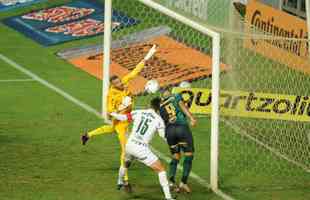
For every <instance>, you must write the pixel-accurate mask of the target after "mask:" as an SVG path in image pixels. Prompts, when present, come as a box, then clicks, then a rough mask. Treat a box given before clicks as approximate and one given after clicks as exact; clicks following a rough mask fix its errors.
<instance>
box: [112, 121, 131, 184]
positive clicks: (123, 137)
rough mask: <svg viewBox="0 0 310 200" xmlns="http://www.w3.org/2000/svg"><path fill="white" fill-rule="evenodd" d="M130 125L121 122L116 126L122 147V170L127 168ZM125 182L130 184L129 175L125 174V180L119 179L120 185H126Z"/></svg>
mask: <svg viewBox="0 0 310 200" xmlns="http://www.w3.org/2000/svg"><path fill="white" fill-rule="evenodd" d="M128 125H129V124H128V123H127V122H126V123H124V122H119V123H117V124H115V131H116V133H117V136H118V140H119V143H120V147H121V155H120V168H121V167H124V166H125V152H126V143H127V129H128ZM123 181H125V183H126V182H128V173H127V172H126V173H125V176H124V179H121V178H120V176H119V178H118V183H117V184H118V185H120V184H124V183H123Z"/></svg>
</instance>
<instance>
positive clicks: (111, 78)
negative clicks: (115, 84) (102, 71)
mask: <svg viewBox="0 0 310 200" xmlns="http://www.w3.org/2000/svg"><path fill="white" fill-rule="evenodd" d="M115 79H118V76H116V75H112V76H111V77H110V82H112V81H114V80H115Z"/></svg>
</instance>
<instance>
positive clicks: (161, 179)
mask: <svg viewBox="0 0 310 200" xmlns="http://www.w3.org/2000/svg"><path fill="white" fill-rule="evenodd" d="M158 178H159V183H160V185H161V187H162V189H163V192H164V194H165V198H166V199H171V193H170V188H169V182H168V179H167V174H166V172H165V171H162V172H159V173H158Z"/></svg>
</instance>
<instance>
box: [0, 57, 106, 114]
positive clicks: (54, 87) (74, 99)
mask: <svg viewBox="0 0 310 200" xmlns="http://www.w3.org/2000/svg"><path fill="white" fill-rule="evenodd" d="M0 59H1V60H3V61H4V62H6V63H8V64H9V65H11V66H12V67H14V68H15V69H17V70H19V71H21V72H23V73H24V74H26V75H28V76H29V77H31V78H32V79H34V80H36V81H38V82H39V83H41V84H42V85H44V86H46V87H48V88H49V89H51V90H53V91H55V92H56V93H58V94H59V95H61V96H63V97H64V98H65V99H67V100H69V101H71V102H72V103H74V104H76V105H78V106H80V107H81V108H84V109H85V110H87V111H88V112H90V113H93V114H95V115H96V116H97V117H100V118H101V114H100V113H99V112H97V110H95V109H94V108H92V107H90V106H89V105H87V104H85V103H83V102H81V101H79V100H78V99H76V98H74V97H73V96H71V95H70V94H68V93H66V92H65V91H63V90H61V89H60V88H58V87H56V86H54V85H52V84H50V83H49V82H47V81H46V80H44V79H42V78H40V77H39V76H37V75H36V74H34V73H32V72H31V71H29V70H27V69H25V68H24V67H22V66H20V65H19V64H17V63H16V62H14V61H12V60H11V59H9V58H8V57H6V56H4V55H2V54H0Z"/></svg>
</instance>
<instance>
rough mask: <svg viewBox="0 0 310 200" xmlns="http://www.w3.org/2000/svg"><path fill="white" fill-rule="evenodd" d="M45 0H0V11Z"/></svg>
mask: <svg viewBox="0 0 310 200" xmlns="http://www.w3.org/2000/svg"><path fill="white" fill-rule="evenodd" d="M41 1H47V0H0V12H2V11H7V10H11V9H14V8H18V7H24V6H28V5H31V4H34V3H38V2H41Z"/></svg>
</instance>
